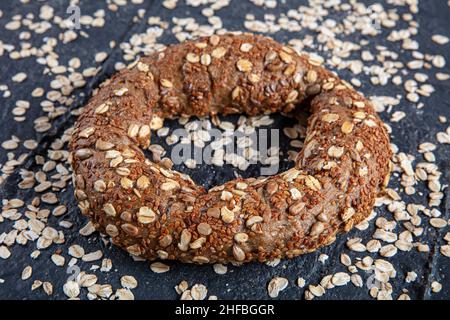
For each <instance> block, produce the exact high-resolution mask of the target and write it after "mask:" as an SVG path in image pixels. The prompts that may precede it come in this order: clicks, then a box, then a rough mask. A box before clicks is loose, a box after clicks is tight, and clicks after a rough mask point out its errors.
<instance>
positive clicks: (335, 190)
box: [71, 34, 391, 263]
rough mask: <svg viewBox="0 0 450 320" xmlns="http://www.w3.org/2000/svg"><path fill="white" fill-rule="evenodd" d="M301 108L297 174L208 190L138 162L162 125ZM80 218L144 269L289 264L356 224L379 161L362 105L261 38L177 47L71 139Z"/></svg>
mask: <svg viewBox="0 0 450 320" xmlns="http://www.w3.org/2000/svg"><path fill="white" fill-rule="evenodd" d="M306 98H311V99H312V100H311V112H312V116H311V117H310V119H309V126H308V132H307V137H306V141H305V147H304V148H303V150H302V151H301V152H300V153H299V156H298V158H297V160H296V168H294V169H291V170H288V171H286V172H284V173H281V174H278V175H275V176H271V177H269V178H265V179H263V178H260V179H237V180H233V181H229V182H227V183H225V184H224V185H222V186H218V187H215V188H213V189H211V190H209V191H208V192H207V191H205V190H204V189H203V188H202V187H200V186H197V185H196V184H195V183H194V182H192V181H191V180H190V178H189V177H188V176H186V175H184V174H181V173H179V172H176V171H173V170H169V169H166V168H164V167H163V166H161V165H159V164H156V163H152V162H150V161H149V160H147V159H146V158H145V156H144V154H143V152H142V151H141V149H140V148H141V147H147V146H148V145H149V144H150V131H151V130H152V129H157V128H159V127H161V125H162V119H163V118H166V117H177V116H186V115H197V116H203V115H208V114H217V113H221V114H230V113H247V114H249V115H256V114H263V113H271V112H280V111H282V112H292V113H293V114H294V115H295V113H296V111H297V110H296V109H295V106H296V105H299V104H300V103H301V102H302V101H304V100H305V99H306ZM71 150H72V166H73V169H74V185H75V189H76V191H75V195H76V197H77V199H78V200H79V206H80V208H81V211H82V212H83V214H85V215H88V216H89V217H90V218H91V219H92V221H93V222H94V225H95V227H96V228H97V229H98V230H100V231H101V232H103V233H106V234H108V235H109V236H111V238H112V240H113V242H114V243H115V244H117V245H119V246H120V247H122V248H124V249H126V250H127V251H128V252H130V253H132V254H134V255H138V256H142V257H145V258H147V259H157V258H160V259H177V260H181V261H184V262H196V263H213V262H247V261H252V260H258V261H266V260H272V259H275V258H283V257H294V256H297V255H299V254H302V253H306V252H311V251H314V250H316V249H317V248H319V247H321V246H323V245H327V244H329V243H331V242H333V241H334V239H335V236H336V234H337V233H338V232H342V231H348V230H349V229H351V228H352V226H353V225H355V224H357V223H358V222H360V221H362V220H363V219H364V218H366V217H367V216H368V215H369V214H370V212H371V210H372V207H373V204H374V201H375V197H376V196H377V194H378V193H379V192H380V191H381V190H382V189H383V186H384V184H385V182H386V180H387V179H388V177H389V172H390V160H389V159H390V157H391V151H390V147H389V138H388V135H387V132H386V130H385V128H384V127H383V123H382V122H381V120H380V119H379V117H378V116H377V115H376V113H375V111H374V109H373V107H372V105H371V103H370V102H369V101H368V100H367V99H366V98H364V97H363V96H362V95H360V94H358V93H357V92H356V91H355V90H354V89H353V88H352V87H351V86H350V85H349V84H347V83H346V82H344V81H342V80H340V79H339V78H338V77H337V76H335V75H334V74H333V73H331V72H329V71H327V70H326V69H324V68H323V67H321V66H320V65H319V64H318V63H316V62H315V61H313V60H311V59H309V58H308V57H307V56H306V55H298V54H296V53H295V52H294V50H292V49H290V48H288V47H284V46H282V45H281V44H279V43H277V42H275V41H274V40H271V39H269V38H266V37H262V36H256V35H251V34H242V35H224V36H212V37H209V38H201V39H198V40H195V41H187V42H185V43H182V44H180V45H175V46H170V47H168V48H167V49H166V50H165V51H163V52H159V53H155V54H153V55H151V56H149V57H145V58H142V59H141V60H140V61H139V62H138V63H135V64H134V65H132V66H130V68H128V69H126V70H123V71H121V72H119V73H118V74H116V75H115V76H113V77H112V78H111V79H110V81H108V82H107V83H106V84H105V85H103V86H102V88H100V90H99V92H98V94H97V95H95V96H94V97H93V98H92V99H91V100H90V102H89V103H88V105H87V106H86V107H85V110H84V111H83V113H82V115H81V116H80V118H79V121H78V122H77V125H76V128H75V131H74V133H73V138H72V141H71Z"/></svg>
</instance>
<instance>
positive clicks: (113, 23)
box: [0, 0, 450, 299]
mask: <svg viewBox="0 0 450 320" xmlns="http://www.w3.org/2000/svg"><path fill="white" fill-rule="evenodd" d="M48 3H50V4H51V5H52V7H54V8H55V14H56V15H59V16H62V17H64V16H65V10H66V8H67V5H68V3H67V1H62V0H61V1H48ZM304 3H305V1H286V2H285V3H280V4H279V6H278V7H277V8H276V9H273V10H266V9H262V8H257V7H255V6H253V5H251V4H249V3H247V2H237V1H236V2H233V4H232V5H231V6H230V7H227V8H224V9H222V10H220V11H219V13H218V15H219V16H220V17H222V20H223V23H224V27H226V28H228V29H229V30H244V26H243V21H244V16H245V14H246V13H250V12H251V13H253V14H255V16H257V17H258V18H261V17H262V15H263V14H264V13H267V12H273V13H275V14H276V13H279V12H286V11H287V8H288V7H294V8H295V7H297V6H298V5H300V4H304ZM386 6H387V7H389V5H386ZM105 7H106V5H105V4H104V3H100V2H97V1H87V0H86V1H81V10H82V14H84V13H86V14H87V13H89V14H90V15H92V13H93V12H95V11H96V10H97V9H98V8H105ZM139 8H146V9H147V11H146V14H145V18H144V19H141V20H140V21H138V22H136V23H135V22H133V17H134V16H136V14H137V10H138V9H139ZM0 9H1V10H2V11H3V13H4V17H3V18H1V19H0V30H1V34H0V40H1V41H3V42H4V43H10V44H14V45H15V46H18V45H19V39H18V32H17V31H6V30H5V29H4V28H3V26H4V25H5V23H6V22H7V21H10V18H11V17H12V16H14V15H16V14H22V15H25V14H28V13H31V12H32V13H34V14H37V13H38V12H39V4H38V3H36V2H33V3H32V4H29V5H22V4H19V3H18V2H16V1H1V2H0ZM200 10H201V8H192V7H187V6H186V5H184V4H182V3H180V4H179V5H178V7H177V9H176V10H174V11H170V10H167V9H164V8H162V7H161V6H160V2H159V1H148V2H145V3H144V4H142V5H129V6H127V7H120V9H119V10H118V11H117V12H116V13H113V12H111V11H109V10H106V15H107V19H106V20H107V22H106V27H105V28H101V29H97V28H95V29H90V30H85V31H86V32H87V33H88V34H89V37H88V38H83V37H80V38H79V39H78V40H76V41H75V42H72V43H69V44H66V45H60V46H58V47H57V48H56V50H55V51H56V52H57V53H58V54H59V56H60V59H61V61H62V62H64V63H65V62H66V61H68V60H69V59H70V58H72V57H75V56H77V57H79V58H80V59H81V61H82V68H85V67H88V66H94V65H95V62H94V61H93V56H94V54H95V53H96V52H99V51H107V52H109V53H110V56H109V57H108V59H107V60H106V61H104V62H103V64H102V70H101V71H100V72H99V74H98V75H97V76H95V77H94V78H93V79H91V80H90V81H89V83H88V85H87V86H86V87H84V88H83V89H81V90H78V91H77V92H76V95H75V102H74V103H73V104H72V106H71V108H72V109H75V108H77V107H80V106H82V105H83V104H84V103H85V102H86V100H87V99H88V97H89V96H90V94H91V93H92V90H93V89H94V88H95V87H96V86H97V85H98V84H99V83H100V82H101V81H102V80H104V79H106V78H107V77H109V76H110V75H112V74H113V73H114V63H115V62H117V61H120V60H121V59H122V52H121V49H120V48H119V47H118V46H116V48H115V49H109V46H108V43H109V41H111V40H116V41H117V42H118V43H119V42H121V41H123V40H126V39H129V37H130V36H131V35H132V34H134V33H136V32H143V31H145V29H146V28H147V27H148V26H147V25H146V20H147V17H149V16H160V17H161V19H162V20H165V21H170V20H171V18H172V17H188V16H195V17H199V20H200V21H204V19H205V18H204V17H202V16H201V15H200ZM404 10H405V9H400V10H399V12H400V13H402V12H405V11H404ZM448 13H449V7H448V6H447V4H446V1H445V0H440V1H426V2H425V1H422V2H421V7H420V13H419V14H418V22H419V24H420V29H419V30H420V31H419V35H418V36H417V37H415V39H416V40H417V41H418V42H419V43H420V51H422V52H427V53H431V54H442V55H444V56H446V57H447V58H449V55H448V50H449V46H448V45H446V46H437V45H436V44H434V43H433V42H432V41H431V35H432V34H435V33H440V34H444V35H447V36H449V35H450V34H449V29H450V23H449V19H448ZM60 31H61V30H58V29H57V28H52V29H51V30H50V31H48V32H46V33H45V34H44V35H33V38H32V39H33V40H31V42H32V43H33V45H34V46H40V45H41V44H42V40H43V38H44V37H48V36H53V37H57V36H58V34H59V32H60ZM384 32H385V33H386V32H387V31H384ZM308 33H309V31H308V30H303V31H301V32H299V33H288V32H285V31H282V32H278V33H275V34H272V35H271V36H272V37H274V38H275V39H277V40H279V41H282V42H287V41H288V40H289V39H290V38H293V37H295V38H302V37H303V36H304V35H306V34H308ZM356 36H357V35H356V34H353V35H351V36H350V39H349V40H351V41H358V40H359V39H358V38H355V37H356ZM361 37H363V36H361ZM368 39H369V40H371V44H370V47H374V46H376V45H379V44H382V45H386V46H387V47H389V48H392V49H391V50H394V51H395V50H397V51H399V50H400V45H399V44H398V43H395V44H393V43H389V42H387V41H386V40H385V37H382V38H381V37H377V38H376V39H377V42H374V41H373V39H372V38H368ZM378 40H379V41H378ZM160 42H162V43H165V44H168V43H174V42H176V39H175V38H174V37H173V35H171V33H170V32H169V31H166V32H165V33H164V35H163V36H162V37H161V38H160ZM443 50H446V51H445V52H443ZM399 53H400V55H401V58H400V60H402V61H405V62H407V61H409V60H408V59H410V53H407V54H404V53H403V52H401V51H400V52H399ZM447 69H448V67H447ZM447 69H446V72H448V70H447ZM19 71H24V72H27V74H28V79H27V80H26V81H25V82H24V83H22V84H20V85H17V84H14V83H12V81H11V76H12V75H14V74H16V73H17V72H19ZM42 71H43V67H42V66H40V65H37V64H36V61H35V58H27V59H23V60H19V61H15V62H14V63H11V61H10V60H9V58H7V57H6V56H3V57H0V83H2V84H8V86H9V87H10V89H11V91H12V92H13V95H12V98H8V99H5V98H0V103H1V105H2V107H1V108H0V119H1V130H0V140H1V141H4V140H7V139H9V138H10V137H11V135H13V134H16V135H17V136H18V137H20V138H21V140H25V139H31V138H34V139H36V140H38V141H39V142H40V146H39V148H38V149H36V150H34V151H33V152H32V157H30V158H29V159H28V160H27V161H26V162H25V163H24V164H23V166H22V167H23V168H27V169H29V170H32V169H35V168H36V164H35V163H34V160H33V159H34V155H38V154H42V155H45V154H46V152H47V150H48V149H49V147H50V144H51V143H52V142H53V141H54V139H55V138H58V137H59V136H60V135H61V134H62V133H63V132H64V130H66V129H68V128H70V127H71V126H72V125H73V123H74V121H75V117H74V116H71V115H70V114H69V113H67V114H66V115H64V116H61V117H59V118H57V119H55V120H54V121H53V128H52V130H51V131H49V132H47V133H45V134H39V135H36V133H35V132H34V130H33V129H32V126H33V120H34V119H35V118H36V117H38V116H40V115H43V112H42V111H41V108H40V107H39V102H40V101H41V99H40V98H39V99H31V96H30V92H31V90H32V89H33V88H34V87H36V86H42V87H44V88H49V80H50V79H51V77H50V76H49V75H43V74H42ZM339 73H340V75H341V76H342V77H343V78H344V79H350V77H351V74H350V73H349V72H346V71H344V72H342V71H340V72H339ZM407 77H411V75H408V76H407ZM407 77H405V78H407ZM359 78H360V79H361V80H362V82H363V86H362V88H361V90H362V91H363V92H366V93H368V94H369V95H392V96H395V95H397V94H403V93H404V91H403V90H402V88H400V87H396V86H393V85H388V86H385V87H372V86H371V85H370V82H369V81H368V77H367V76H364V75H361V76H360V77H359ZM429 82H430V83H431V84H433V86H435V88H436V91H437V92H436V93H435V94H433V95H432V97H431V98H428V99H423V101H424V102H425V105H426V107H425V108H423V109H422V110H418V109H417V108H416V107H415V106H414V105H413V104H411V103H409V102H407V101H406V100H404V99H403V100H402V102H401V104H400V105H399V106H397V107H395V110H402V111H405V112H406V113H407V118H406V119H404V120H403V121H401V122H399V123H393V124H391V125H392V128H393V133H392V141H393V142H394V143H396V144H397V145H398V147H399V148H400V151H403V152H407V153H411V154H413V155H415V156H417V158H418V159H420V160H421V159H422V156H421V155H420V154H418V153H417V146H418V144H419V143H421V142H425V141H430V142H437V141H436V133H437V132H439V131H444V130H445V128H446V125H444V124H440V123H438V121H437V118H438V116H439V115H447V116H450V114H449V111H448V110H449V107H450V105H449V104H450V103H449V100H448V97H447V96H448V94H449V92H450V84H449V82H442V81H441V82H440V81H437V80H435V79H434V76H433V75H432V74H431V73H430V81H429ZM18 99H24V100H30V101H31V102H32V107H31V108H30V110H29V111H28V112H27V121H25V122H24V123H16V122H14V121H13V120H12V115H11V109H12V108H13V107H14V101H16V100H18ZM381 116H382V117H383V119H384V120H388V119H389V118H390V115H389V114H388V113H383V114H381ZM276 119H277V121H276V125H279V124H280V121H284V120H283V118H281V117H276ZM14 152H15V153H16V154H20V153H19V152H18V151H17V150H16V151H14ZM435 155H436V158H437V164H438V165H439V168H440V169H441V170H442V171H443V172H444V176H445V177H444V178H443V179H442V180H441V183H443V184H447V183H448V181H449V179H448V178H449V172H445V169H446V168H448V167H446V166H447V165H448V161H449V155H450V152H449V148H448V147H447V146H442V145H439V146H438V149H437V150H436V151H435ZM6 158H7V155H6V152H4V150H3V149H1V152H0V162H1V163H4V162H5V159H6ZM286 165H287V164H286ZM19 169H20V167H19V168H17V170H16V173H15V174H13V175H12V176H10V177H9V178H8V179H7V181H6V182H5V183H4V184H3V185H1V186H0V199H11V198H16V197H17V198H21V199H24V200H26V201H28V202H29V201H31V199H32V198H33V197H34V193H33V192H31V191H23V190H17V182H18V181H19V176H18V171H19ZM185 171H186V172H189V171H188V170H185ZM255 172H256V171H255ZM252 174H253V173H250V175H252ZM255 175H256V173H255ZM232 176H233V174H232V172H231V170H230V168H226V169H224V170H217V169H215V168H213V167H202V168H200V169H199V170H198V172H196V173H195V174H194V179H195V180H196V181H198V182H200V183H202V184H204V185H205V186H212V185H215V184H219V183H222V182H224V181H226V180H229V179H230V178H232ZM396 181H398V179H393V181H392V182H391V187H393V188H396V187H398V184H397V182H396ZM417 190H418V191H423V192H424V195H422V196H420V195H418V194H416V195H415V196H413V197H411V198H410V199H412V200H414V202H416V203H423V204H426V198H427V197H426V195H427V194H428V191H427V189H426V186H425V185H424V184H421V185H419V186H418V187H417ZM72 192H73V190H72V187H71V186H69V187H68V188H67V190H65V191H63V192H61V193H60V194H59V199H60V202H61V203H63V204H66V205H67V206H68V209H69V210H68V212H67V213H66V214H65V216H64V217H63V218H64V219H66V220H70V221H73V222H74V226H73V228H71V229H70V230H65V231H64V233H65V237H66V243H65V244H64V245H52V246H51V247H50V248H49V249H47V250H43V251H42V254H41V256H40V257H39V258H38V259H36V260H33V259H31V258H30V253H31V252H32V251H33V250H35V248H36V244H35V243H34V242H29V243H28V244H27V245H26V246H20V245H14V246H13V248H11V252H12V256H11V257H10V258H9V259H8V260H0V278H2V279H4V280H5V283H3V284H0V298H1V299H47V298H48V297H47V296H46V295H45V293H44V292H43V290H42V289H38V290H36V291H34V292H31V285H32V283H33V281H34V280H36V279H39V280H41V281H50V282H52V283H53V285H54V294H53V295H52V296H51V298H52V299H65V298H66V297H65V295H64V293H63V291H62V286H63V284H64V283H65V281H66V279H67V277H68V276H69V275H68V274H67V273H66V267H62V268H59V267H56V266H55V265H54V264H53V263H52V262H51V260H50V259H49V257H50V256H51V254H53V253H54V252H55V250H56V249H57V248H63V255H64V256H65V257H66V263H67V261H68V260H69V257H68V255H67V247H69V246H70V245H72V244H79V245H81V246H83V247H84V248H85V250H86V252H90V251H94V250H97V249H99V248H101V249H102V250H103V252H104V257H106V258H111V259H112V261H113V269H112V271H110V272H109V273H102V272H100V271H99V270H97V271H92V273H95V274H96V275H97V276H98V277H99V283H101V284H104V283H110V284H112V285H113V288H114V289H117V288H120V281H119V279H120V277H121V276H122V275H133V276H135V277H136V278H137V279H138V282H139V286H138V288H137V289H135V290H133V292H134V294H135V297H136V298H138V299H177V298H178V295H177V294H176V292H175V290H174V289H173V288H174V286H175V285H177V284H178V283H179V282H180V281H181V280H187V281H188V283H189V285H190V286H191V285H193V284H195V283H203V284H205V285H206V286H207V288H208V294H210V295H217V296H218V297H219V298H220V299H268V298H269V297H268V295H267V284H268V282H269V281H270V279H272V278H273V277H274V276H283V277H286V278H287V279H289V282H290V284H289V286H288V288H287V289H286V290H284V291H282V292H281V294H280V296H279V299H301V298H303V293H304V289H302V288H299V287H297V286H296V284H295V281H296V279H297V277H303V278H305V279H306V281H307V284H317V283H318V282H319V281H320V279H321V278H322V277H323V276H325V275H327V274H331V273H335V272H339V271H345V267H344V266H343V265H342V264H340V263H339V254H340V253H341V252H347V253H348V254H349V255H350V256H351V257H352V259H353V260H354V259H355V257H361V258H362V257H364V256H365V255H366V254H356V253H353V252H349V250H348V249H347V248H346V246H345V242H346V240H347V239H348V238H352V237H361V238H363V239H364V241H367V240H368V239H369V238H370V236H371V234H372V233H373V231H374V224H373V222H371V223H370V227H369V228H368V229H367V230H365V231H358V230H356V229H355V230H352V231H351V232H350V233H349V234H345V235H341V236H339V237H338V239H337V241H336V242H335V243H333V244H332V245H330V246H328V247H326V248H323V249H321V250H319V251H317V252H314V253H311V254H308V255H304V256H301V257H298V258H296V259H292V260H284V261H282V262H281V263H280V264H279V265H278V266H277V267H275V268H272V267H269V266H266V265H263V264H259V263H251V264H247V265H245V266H242V267H233V266H228V270H229V271H228V273H227V274H225V275H217V274H215V273H214V271H213V269H212V266H209V265H205V266H197V265H186V264H181V263H176V262H169V263H168V264H170V265H171V270H170V272H168V273H165V274H154V273H153V272H151V271H150V269H149V263H148V262H134V261H133V260H132V259H131V258H130V257H129V256H128V254H126V253H125V252H123V251H121V250H119V249H117V248H114V247H112V246H111V245H109V244H105V243H104V242H103V241H102V240H101V237H100V236H99V235H98V234H94V235H92V236H90V237H88V238H86V237H82V236H80V235H79V234H78V231H79V229H80V228H81V227H82V226H83V225H84V224H85V223H86V222H87V220H86V219H85V218H84V217H82V216H81V215H80V213H79V210H78V209H77V207H76V203H75V199H74V197H73V195H72ZM439 209H440V210H441V211H442V212H443V214H445V215H446V217H447V219H448V216H449V213H448V210H447V209H448V193H447V192H446V197H445V199H444V201H443V202H442V205H441V207H440V208H439ZM376 211H377V212H378V216H382V215H386V216H387V218H388V219H392V216H391V214H390V213H389V212H388V211H387V210H386V209H385V208H377V209H376ZM48 224H49V225H50V226H53V227H55V228H56V229H61V228H60V227H58V219H56V218H55V217H50V219H49V223H48ZM11 225H12V222H10V221H5V222H3V223H0V234H1V233H2V232H4V231H9V230H10V229H11ZM423 226H424V227H425V233H424V235H423V236H422V237H420V238H419V239H420V240H421V241H422V242H427V243H428V244H429V245H430V249H431V251H430V253H429V254H427V253H419V252H417V251H416V250H412V251H411V252H406V253H405V252H400V251H399V253H398V254H397V255H396V256H395V258H392V259H389V261H391V262H392V263H393V264H394V265H395V267H396V269H397V271H398V275H397V277H396V278H395V279H393V280H392V281H391V283H392V285H393V287H394V293H393V297H394V298H396V297H398V295H399V294H401V290H402V288H406V289H408V291H409V295H410V296H411V297H412V298H416V299H449V298H450V268H449V258H445V257H443V256H442V255H440V253H439V252H438V250H439V249H438V248H439V246H440V244H442V243H443V240H442V236H443V234H445V232H447V231H448V228H446V229H444V230H438V231H437V230H436V229H434V228H432V227H431V226H429V224H428V222H423ZM396 231H398V232H399V233H400V231H403V229H402V227H397V229H396ZM321 253H325V254H327V255H329V259H328V260H327V261H326V262H325V264H322V263H320V262H318V257H319V255H320V254H321ZM370 255H371V256H372V257H374V258H376V257H379V256H378V255H376V254H370ZM354 261H355V260H354ZM27 265H32V266H33V275H32V277H31V278H30V279H28V280H26V281H22V280H20V275H21V272H22V270H23V268H24V267H25V266H27ZM78 265H79V266H80V267H81V269H82V270H84V271H86V272H90V271H89V268H90V266H91V265H92V263H84V262H82V261H80V262H78ZM408 271H415V272H417V274H418V279H417V281H416V282H413V283H410V284H406V283H405V282H404V278H405V276H406V273H407V272H408ZM360 274H361V275H362V276H363V279H364V281H366V279H367V277H368V276H369V275H368V274H365V273H363V272H361V273H360ZM434 280H437V281H439V282H441V283H442V284H443V289H442V291H441V292H440V293H437V294H435V293H431V291H430V285H431V283H432V281H434ZM81 296H82V297H85V296H86V291H85V290H83V292H82V294H81ZM368 298H369V295H368V289H367V288H366V287H364V288H356V287H354V286H353V285H351V284H349V285H347V286H345V287H341V288H334V289H331V290H329V291H327V294H326V295H325V296H323V297H322V299H368Z"/></svg>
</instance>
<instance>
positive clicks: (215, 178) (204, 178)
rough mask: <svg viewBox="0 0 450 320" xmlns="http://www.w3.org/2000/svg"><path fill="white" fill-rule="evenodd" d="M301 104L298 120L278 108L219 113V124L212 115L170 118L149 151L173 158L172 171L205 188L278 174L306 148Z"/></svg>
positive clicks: (153, 155)
mask: <svg viewBox="0 0 450 320" xmlns="http://www.w3.org/2000/svg"><path fill="white" fill-rule="evenodd" d="M298 109H300V111H296V112H299V113H297V114H298V115H299V116H298V118H299V119H300V120H298V119H296V118H293V117H288V116H286V115H282V114H280V113H274V114H270V115H267V116H256V117H250V116H246V115H243V114H236V115H228V116H222V115H219V116H217V119H218V120H219V121H220V123H218V122H217V121H216V120H215V119H214V118H213V117H204V118H197V117H190V118H189V119H183V118H179V119H173V120H171V119H166V120H165V121H164V126H163V128H161V129H159V130H157V131H155V132H153V133H152V138H151V145H150V147H149V148H148V150H146V151H145V154H146V156H147V157H148V158H149V159H150V160H151V161H154V162H159V161H160V159H164V158H169V159H170V160H171V161H172V162H173V169H174V170H177V171H179V172H182V173H186V174H188V175H189V176H190V177H191V178H192V180H194V182H195V183H197V184H198V185H201V186H203V187H204V188H205V189H207V190H208V189H210V188H212V187H215V186H218V185H221V184H223V183H225V182H227V181H230V180H233V179H235V178H237V177H243V178H250V177H254V178H256V177H259V176H269V175H274V174H277V173H279V172H283V171H286V170H288V169H289V168H292V167H293V166H294V157H295V152H299V151H300V150H301V149H302V147H303V142H304V138H305V134H306V125H307V118H308V116H309V115H310V113H309V112H308V111H306V110H308V108H306V107H305V108H303V107H301V108H298ZM232 127H233V130H232ZM205 132H206V133H205ZM176 137H178V138H176ZM202 141H203V143H202ZM221 141H222V142H224V143H221ZM249 148H250V149H252V150H253V151H247V150H248V149H249ZM220 149H222V150H223V151H218V150H220ZM246 149H247V150H246ZM255 152H256V153H255ZM220 153H223V163H221V161H220V159H221V158H222V157H221V154H220ZM208 155H211V156H212V157H209V156H208ZM232 155H234V156H232ZM236 155H237V156H236ZM192 160H194V161H195V162H193V161H192Z"/></svg>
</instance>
